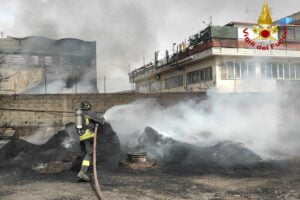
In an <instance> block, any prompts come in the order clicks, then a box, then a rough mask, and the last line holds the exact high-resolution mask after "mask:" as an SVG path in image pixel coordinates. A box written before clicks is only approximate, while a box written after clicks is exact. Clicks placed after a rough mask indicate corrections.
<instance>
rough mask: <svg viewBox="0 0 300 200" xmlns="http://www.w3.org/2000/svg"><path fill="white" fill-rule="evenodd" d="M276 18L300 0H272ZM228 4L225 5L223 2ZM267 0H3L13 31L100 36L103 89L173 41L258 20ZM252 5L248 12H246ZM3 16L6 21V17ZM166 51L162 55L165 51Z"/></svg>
mask: <svg viewBox="0 0 300 200" xmlns="http://www.w3.org/2000/svg"><path fill="white" fill-rule="evenodd" d="M269 3H270V7H271V8H272V17H273V19H274V20H276V19H279V18H281V17H285V16H287V15H289V14H291V13H295V12H297V11H299V10H298V2H297V1H295V0H286V1H285V3H282V1H279V0H270V1H269ZM220 4H222V9H220V7H219V6H216V5H220ZM262 4H263V2H262V1H261V0H239V1H237V0H227V1H226V4H224V1H221V0H211V1H203V0H202V1H199V0H186V1H178V0H165V1H159V0H143V1H137V0H122V1H120V0H89V1H85V0H77V1H72V0H42V1H41V0H30V1H25V0H9V1H8V0H3V1H1V8H0V16H1V17H0V22H1V28H2V29H3V31H6V32H7V34H8V35H12V36H18V37H26V36H30V35H40V36H46V37H50V38H54V39H57V38H63V37H71V38H80V39H84V40H91V41H97V65H98V66H97V70H98V72H97V75H98V76H99V77H101V80H102V81H100V82H99V83H98V87H99V89H100V91H103V76H106V82H107V83H106V86H107V88H106V91H118V90H125V89H129V88H130V85H129V83H128V75H127V73H128V70H129V64H130V65H131V69H133V68H134V67H139V66H141V65H142V64H143V57H145V61H146V63H147V62H150V61H151V60H153V59H154V55H153V54H154V52H155V51H157V50H160V52H161V54H163V52H165V50H166V49H168V50H169V51H170V52H172V44H173V43H174V42H175V43H177V44H179V43H180V42H182V41H184V40H185V39H188V37H189V36H191V35H193V34H195V33H196V32H199V31H200V30H202V29H203V28H205V27H206V24H205V23H203V21H206V23H208V19H209V16H212V17H213V24H214V25H224V24H227V23H229V22H231V21H245V20H247V22H256V21H257V18H258V16H259V12H260V9H261V7H262ZM246 9H247V12H245V11H246ZM2 22H3V23H2ZM1 31H2V30H1ZM160 56H161V55H160Z"/></svg>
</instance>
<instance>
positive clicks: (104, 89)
mask: <svg viewBox="0 0 300 200" xmlns="http://www.w3.org/2000/svg"><path fill="white" fill-rule="evenodd" d="M103 82H104V84H103V92H104V94H106V77H105V76H104V79H103Z"/></svg>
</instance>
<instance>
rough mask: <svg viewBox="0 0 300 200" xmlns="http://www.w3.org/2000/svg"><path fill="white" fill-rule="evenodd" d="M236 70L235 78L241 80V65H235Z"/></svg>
mask: <svg viewBox="0 0 300 200" xmlns="http://www.w3.org/2000/svg"><path fill="white" fill-rule="evenodd" d="M234 70H235V78H236V79H240V78H241V63H235V65H234Z"/></svg>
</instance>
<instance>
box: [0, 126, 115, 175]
mask: <svg viewBox="0 0 300 200" xmlns="http://www.w3.org/2000/svg"><path fill="white" fill-rule="evenodd" d="M99 131H100V132H99V137H98V140H97V156H98V161H99V163H100V164H102V163H105V164H106V165H109V166H110V167H113V166H117V163H118V161H119V159H120V142H119V139H118V137H117V135H116V133H115V132H114V131H113V130H112V127H111V126H110V124H108V123H106V124H105V125H104V126H103V128H102V129H100V130H99ZM81 157H82V154H81V151H80V145H79V140H78V135H77V133H76V130H75V126H74V124H72V123H71V124H67V125H66V128H65V130H63V131H59V132H58V133H57V134H55V135H54V136H53V137H52V138H50V139H49V140H48V141H47V142H46V143H45V144H42V145H35V144H32V143H29V142H27V141H25V140H22V139H20V138H17V137H14V138H13V139H12V140H11V141H10V142H9V143H7V144H6V145H5V146H4V147H3V148H1V150H0V160H1V162H0V167H7V166H17V167H20V168H27V169H29V168H31V169H34V170H36V171H38V172H40V173H56V172H60V171H62V170H65V169H76V168H79V166H80V159H81Z"/></svg>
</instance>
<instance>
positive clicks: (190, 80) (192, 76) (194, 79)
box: [187, 71, 200, 84]
mask: <svg viewBox="0 0 300 200" xmlns="http://www.w3.org/2000/svg"><path fill="white" fill-rule="evenodd" d="M199 80H200V71H194V72H190V73H188V74H187V84H194V83H198V82H199Z"/></svg>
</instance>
